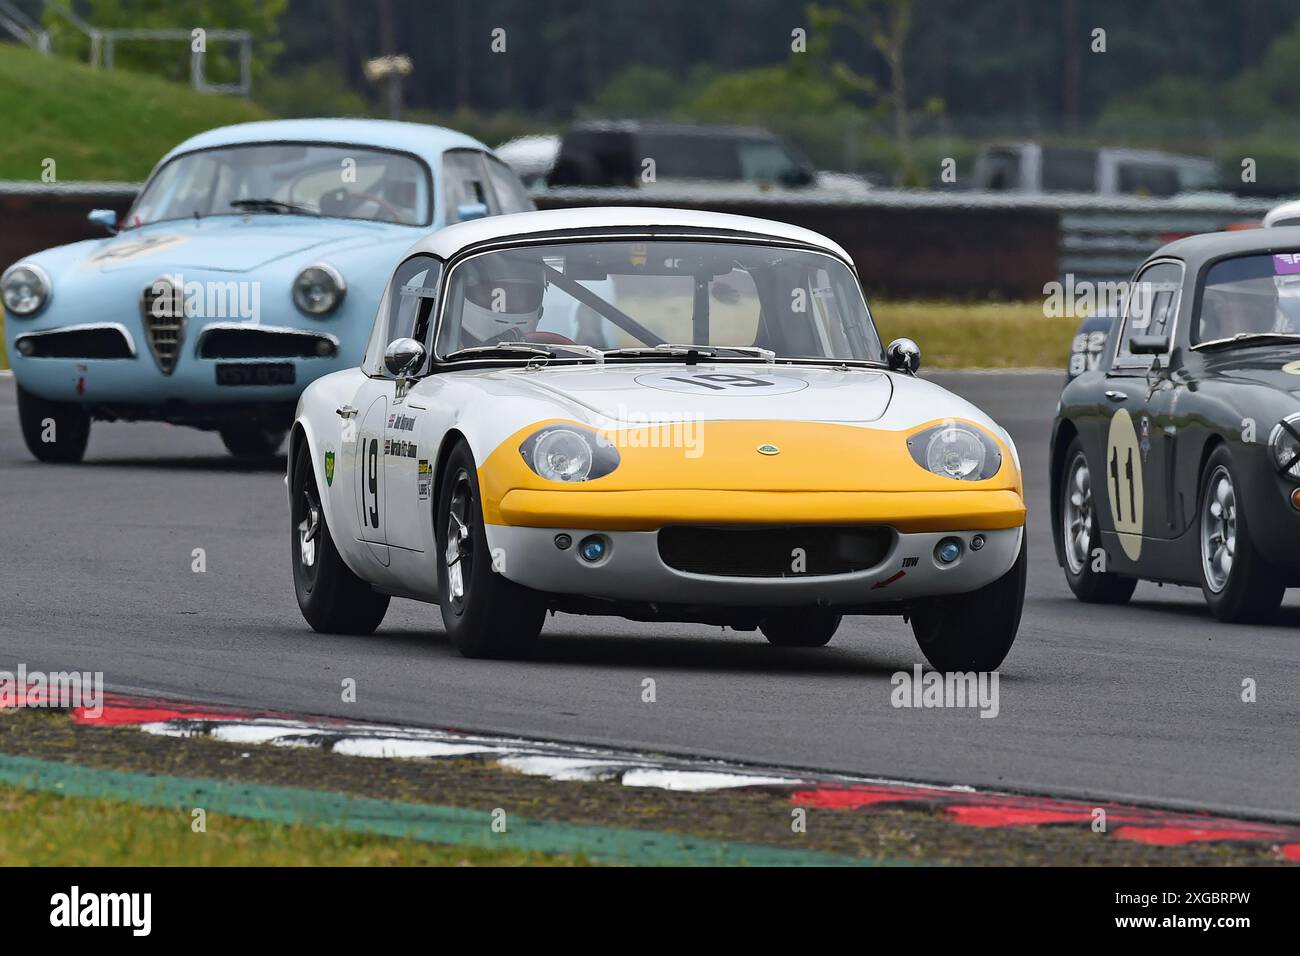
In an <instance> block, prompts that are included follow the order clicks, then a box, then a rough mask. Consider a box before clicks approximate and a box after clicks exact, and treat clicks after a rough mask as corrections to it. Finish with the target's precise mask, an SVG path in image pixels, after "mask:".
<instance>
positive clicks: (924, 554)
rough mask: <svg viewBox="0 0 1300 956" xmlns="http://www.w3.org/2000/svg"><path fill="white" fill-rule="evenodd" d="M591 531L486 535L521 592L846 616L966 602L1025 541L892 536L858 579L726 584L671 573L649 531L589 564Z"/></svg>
mask: <svg viewBox="0 0 1300 956" xmlns="http://www.w3.org/2000/svg"><path fill="white" fill-rule="evenodd" d="M566 497H567V496H566ZM1022 514H1023V510H1022ZM597 530H598V529H596V528H592V527H591V525H590V523H587V524H586V525H585V526H573V527H545V528H542V527H518V526H509V525H488V526H487V528H486V531H487V539H488V545H489V547H490V548H491V549H492V552H493V558H494V563H495V564H496V567H497V569H498V570H499V571H500V572H501V573H502V574H503V575H504V576H505V577H506V578H508V579H510V580H511V581H514V582H515V583H517V584H521V585H523V586H524V587H528V588H532V589H534V590H537V591H543V592H546V593H549V594H570V595H581V596H584V597H592V598H601V599H606V600H611V601H635V602H643V603H650V604H653V603H656V602H662V603H673V604H698V605H716V606H726V607H742V606H745V607H786V606H808V605H822V606H832V607H833V606H842V607H852V606H861V605H869V604H884V603H892V602H899V601H914V600H918V599H923V598H928V597H935V596H939V595H945V594H964V593H966V592H969V591H974V590H976V589H978V588H981V587H983V586H984V585H986V584H990V583H992V582H993V581H996V580H997V579H998V578H1000V577H1002V575H1004V574H1006V573H1007V571H1009V570H1010V569H1011V567H1012V565H1013V564H1015V561H1016V558H1017V556H1018V555H1019V553H1020V542H1021V536H1022V535H1023V533H1024V529H1023V527H1020V526H1016V527H1009V528H1000V529H994V530H985V531H981V532H975V531H970V530H962V531H946V530H930V531H917V532H897V531H896V532H895V533H894V535H893V540H892V543H891V545H890V547H889V549H888V551H887V552H886V554H885V556H884V557H883V558H882V559H881V560H880V561H879V562H878V563H877V564H876V565H875V566H873V567H871V568H868V569H866V570H862V571H854V572H850V573H843V574H824V575H810V574H797V573H792V574H790V575H788V576H785V577H734V576H723V575H712V574H695V573H690V572H686V571H681V570H678V569H676V568H672V567H669V566H668V565H667V564H665V563H664V560H663V559H662V558H661V556H660V552H659V543H658V531H657V530H656V531H626V530H608V529H599V532H600V533H601V534H602V535H603V536H604V537H605V539H606V540H607V552H606V554H605V556H604V557H603V558H602V559H601V560H600V561H597V562H594V563H591V562H587V561H585V560H583V558H582V557H581V556H580V555H579V553H578V551H579V549H578V546H577V545H578V543H579V542H581V541H582V539H583V538H585V537H587V536H588V535H589V534H593V533H596V532H597ZM561 533H563V534H567V535H568V536H569V537H570V539H571V541H572V544H571V545H570V546H569V547H568V548H567V549H564V550H561V549H560V548H558V547H557V546H556V543H555V538H556V536H557V535H558V534H561ZM977 533H978V534H980V535H982V537H983V538H984V541H985V543H984V547H983V548H981V549H980V550H979V551H973V550H971V548H970V541H971V539H972V538H973V537H975V535H976V534H977ZM949 536H951V537H956V538H958V539H959V540H960V541H961V542H962V543H963V549H962V555H961V557H960V558H959V559H958V560H957V561H956V562H954V563H952V564H950V565H941V564H940V563H939V562H938V561H937V560H936V559H935V557H934V549H935V546H936V545H937V544H938V543H939V541H940V540H941V539H943V538H945V537H949ZM913 559H914V560H913Z"/></svg>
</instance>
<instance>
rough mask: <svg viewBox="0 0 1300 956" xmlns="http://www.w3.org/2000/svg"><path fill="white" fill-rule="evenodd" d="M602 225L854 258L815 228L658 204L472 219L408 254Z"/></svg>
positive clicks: (441, 253) (443, 253)
mask: <svg viewBox="0 0 1300 956" xmlns="http://www.w3.org/2000/svg"><path fill="white" fill-rule="evenodd" d="M602 227H608V228H614V229H628V228H631V229H635V228H638V227H644V228H646V229H650V230H654V231H656V232H657V231H660V230H665V229H671V228H673V227H679V228H683V229H700V230H716V231H719V232H744V233H751V234H756V235H759V236H763V237H765V238H771V239H776V240H784V241H786V242H797V243H802V244H804V245H810V246H816V247H817V248H819V249H824V250H826V251H827V252H830V253H832V254H834V255H836V256H839V257H840V258H841V259H843V260H844V261H845V262H848V263H852V261H853V260H852V259H851V258H850V257H849V254H848V253H847V252H845V251H844V249H843V248H842V247H841V246H840V245H839V244H838V243H836V242H832V241H831V240H830V239H827V238H826V237H825V236H823V235H822V234H821V233H817V232H813V231H812V230H811V229H804V228H802V227H800V226H792V225H790V224H789V223H785V222H773V221H772V220H770V219H757V218H754V217H752V216H732V215H729V214H727V213H720V212H700V211H698V210H695V209H661V208H657V207H654V206H584V207H579V208H575V209H547V210H543V211H541V212H520V213H515V214H513V215H509V216H489V217H487V218H486V219H473V220H471V221H469V222H460V223H456V224H455V225H454V226H447V227H445V228H443V229H439V230H437V231H435V232H432V233H430V234H429V235H427V236H425V237H424V238H423V239H421V240H420V241H419V242H417V243H416V244H415V245H414V246H412V247H411V248H410V249H409V250H408V251H407V253H406V255H407V256H411V255H415V254H416V253H431V254H432V255H435V256H438V257H440V258H442V259H447V258H450V257H451V256H453V255H455V254H456V253H458V252H460V251H461V250H462V249H465V248H467V247H469V246H473V245H477V244H478V243H480V242H489V241H493V240H500V239H506V240H508V239H513V238H525V237H528V236H531V235H536V234H538V233H548V232H565V231H570V230H579V229H600V228H602ZM403 258H405V256H404V257H403Z"/></svg>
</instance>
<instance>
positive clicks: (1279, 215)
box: [1264, 199, 1300, 226]
mask: <svg viewBox="0 0 1300 956" xmlns="http://www.w3.org/2000/svg"><path fill="white" fill-rule="evenodd" d="M1297 219H1300V199H1292V200H1291V201H1290V202H1284V203H1282V204H1281V205H1280V206H1274V207H1273V208H1272V209H1270V210H1269V211H1268V212H1267V213H1266V214H1265V216H1264V225H1265V226H1276V225H1277V224H1278V222H1287V223H1290V224H1294V222H1293V220H1297Z"/></svg>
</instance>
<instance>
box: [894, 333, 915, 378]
mask: <svg viewBox="0 0 1300 956" xmlns="http://www.w3.org/2000/svg"><path fill="white" fill-rule="evenodd" d="M885 358H886V360H887V361H888V362H889V367H890V368H891V369H893V370H894V371H895V372H903V373H905V374H907V375H915V374H916V370H917V369H918V368H920V367H921V347H920V346H919V345H917V344H916V343H915V342H913V341H912V340H911V339H894V341H892V342H890V343H889V348H887V349H885Z"/></svg>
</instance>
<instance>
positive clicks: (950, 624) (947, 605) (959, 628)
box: [911, 532, 1028, 672]
mask: <svg viewBox="0 0 1300 956" xmlns="http://www.w3.org/2000/svg"><path fill="white" fill-rule="evenodd" d="M1027 537H1028V535H1027V534H1025V533H1023V532H1022V534H1021V536H1020V554H1019V556H1018V557H1017V558H1016V562H1015V564H1013V565H1012V566H1011V569H1010V570H1009V571H1007V573H1006V574H1004V575H1002V577H1000V578H998V579H997V580H996V581H994V582H992V583H991V584H986V585H984V587H982V588H980V589H979V590H976V591H971V592H969V593H967V594H954V595H949V596H945V597H939V598H933V599H931V600H929V601H926V602H925V603H924V604H921V605H918V606H916V607H914V608H913V609H912V615H911V616H912V633H913V634H914V635H916V642H917V644H919V645H920V647H921V653H922V654H924V655H925V659H926V660H927V661H929V662H930V665H931V666H932V667H934V668H935V670H940V671H962V672H965V671H992V670H996V669H997V668H998V665H1000V664H1001V663H1002V661H1003V660H1004V659H1005V658H1006V656H1007V653H1008V652H1009V651H1010V650H1011V645H1012V643H1014V642H1015V639H1016V632H1017V631H1018V630H1019V629H1020V612H1021V610H1022V609H1023V607H1024V604H1025V569H1026V565H1027V564H1028V558H1027V556H1026V555H1027V550H1026V539H1027Z"/></svg>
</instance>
